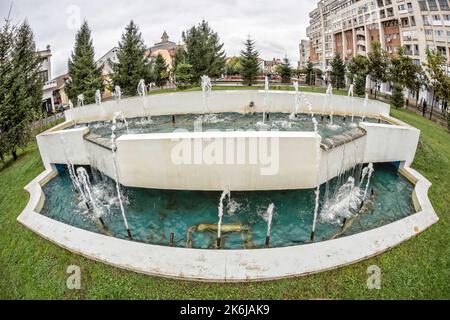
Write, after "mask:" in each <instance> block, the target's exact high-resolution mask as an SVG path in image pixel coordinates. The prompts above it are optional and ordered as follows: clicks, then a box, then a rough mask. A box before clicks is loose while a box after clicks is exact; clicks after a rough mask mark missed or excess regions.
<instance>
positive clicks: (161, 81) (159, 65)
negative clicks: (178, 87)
mask: <svg viewBox="0 0 450 320" xmlns="http://www.w3.org/2000/svg"><path fill="white" fill-rule="evenodd" d="M154 73H155V84H156V85H157V86H158V87H161V88H162V87H164V85H165V84H166V83H167V80H168V78H169V77H168V72H167V64H166V60H165V59H164V57H163V56H162V55H161V54H159V53H158V55H157V56H156V60H155V69H154Z"/></svg>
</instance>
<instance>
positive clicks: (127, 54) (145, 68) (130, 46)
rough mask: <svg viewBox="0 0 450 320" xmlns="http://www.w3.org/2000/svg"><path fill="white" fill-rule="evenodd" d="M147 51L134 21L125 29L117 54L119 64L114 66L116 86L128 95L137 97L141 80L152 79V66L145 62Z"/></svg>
mask: <svg viewBox="0 0 450 320" xmlns="http://www.w3.org/2000/svg"><path fill="white" fill-rule="evenodd" d="M145 50H146V49H145V45H144V40H143V39H142V34H141V32H140V31H139V28H138V26H137V25H136V24H135V23H134V22H133V20H132V21H131V22H130V23H129V25H128V26H127V27H126V28H125V32H124V33H123V34H122V39H121V41H120V42H119V52H118V53H117V59H118V60H119V62H118V63H117V64H115V65H113V69H114V75H113V82H114V85H118V86H120V88H121V89H122V92H123V93H124V94H126V95H129V96H133V95H136V87H137V85H138V83H139V81H140V80H141V79H144V80H146V81H148V79H149V77H151V76H150V73H151V64H148V63H146V61H145V60H144V54H145Z"/></svg>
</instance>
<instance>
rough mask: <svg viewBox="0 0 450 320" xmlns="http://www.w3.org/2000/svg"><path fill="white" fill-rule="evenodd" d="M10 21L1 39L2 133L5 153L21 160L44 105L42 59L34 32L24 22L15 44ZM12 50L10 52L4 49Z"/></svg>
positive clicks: (0, 128) (16, 35)
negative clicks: (19, 152)
mask: <svg viewBox="0 0 450 320" xmlns="http://www.w3.org/2000/svg"><path fill="white" fill-rule="evenodd" d="M9 28H10V27H9V22H7V23H6V26H5V27H4V29H3V30H2V36H1V40H0V59H1V60H0V62H1V70H0V78H1V79H2V81H1V83H0V87H1V88H0V95H1V96H0V101H1V102H0V133H1V136H2V137H1V140H2V144H3V143H4V144H5V145H4V146H3V147H2V148H4V149H3V150H1V152H2V153H3V152H4V151H5V150H6V151H8V152H11V154H12V156H13V159H14V160H16V159H17V149H18V148H22V147H24V146H25V145H26V144H27V143H28V142H29V141H30V138H31V125H32V123H33V121H34V120H35V119H36V118H37V116H38V112H39V110H40V107H41V103H42V85H43V81H42V77H41V76H40V66H41V59H40V57H39V55H38V53H37V52H36V44H35V42H34V35H33V32H32V30H31V28H30V26H29V25H28V23H27V22H24V23H23V24H22V25H21V26H20V27H19V28H18V30H17V32H15V33H14V41H13V42H12V43H11V42H10V39H8V37H10V36H11V33H10V29H9ZM5 48H6V49H8V50H9V53H8V52H6V54H5V51H4V49H5Z"/></svg>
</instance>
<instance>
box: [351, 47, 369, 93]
mask: <svg viewBox="0 0 450 320" xmlns="http://www.w3.org/2000/svg"><path fill="white" fill-rule="evenodd" d="M368 66H369V61H368V60H367V58H366V57H364V56H362V55H357V56H356V57H353V58H352V59H351V60H350V61H348V62H347V65H346V67H347V71H348V73H347V76H348V77H349V79H350V80H351V81H352V82H353V83H354V85H355V88H354V93H355V94H356V95H358V96H363V95H364V94H365V93H366V77H367V75H368V73H369V70H368Z"/></svg>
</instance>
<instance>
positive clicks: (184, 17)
mask: <svg viewBox="0 0 450 320" xmlns="http://www.w3.org/2000/svg"><path fill="white" fill-rule="evenodd" d="M9 5H10V2H9V1H7V0H2V1H0V18H3V17H5V16H6V14H7V12H8V9H9ZM71 5H75V6H78V7H79V8H80V13H81V19H82V20H83V19H87V20H88V22H89V24H90V26H91V29H92V33H93V37H94V45H95V49H96V57H100V56H101V55H103V54H104V53H105V52H106V51H108V50H109V49H110V48H112V47H113V46H116V45H117V43H118V41H119V40H120V36H121V34H122V32H123V30H124V28H125V26H126V25H127V24H128V22H129V21H130V20H131V19H133V20H134V21H135V22H136V23H137V24H138V25H139V27H140V29H141V32H142V35H143V37H144V40H145V42H146V45H148V46H150V45H152V44H153V43H154V42H157V41H159V39H160V36H161V34H162V32H163V30H166V31H167V32H168V34H169V35H170V36H171V40H173V41H176V42H178V41H181V32H182V31H183V30H185V29H187V28H189V27H190V26H192V25H193V24H196V23H198V22H200V21H201V20H202V19H206V20H207V21H208V22H209V23H210V25H211V26H212V27H213V28H214V30H215V31H217V32H218V33H219V36H220V38H221V41H222V42H224V43H225V49H226V51H227V54H228V55H238V54H239V52H240V50H241V49H242V46H243V42H244V41H245V39H246V38H247V36H248V35H249V34H250V35H251V36H252V38H254V39H255V41H256V44H257V49H258V50H259V52H260V55H261V57H262V58H265V59H272V58H273V57H279V58H282V57H283V56H284V55H285V54H288V56H289V58H290V59H291V62H292V64H293V65H295V63H296V61H297V60H298V43H299V41H300V39H302V38H304V37H305V28H306V26H307V24H308V12H309V11H311V10H312V9H313V7H314V6H315V5H316V4H315V1H311V0H284V1H278V2H274V1H268V0H253V1H238V0H227V1H220V2H219V1H208V0H175V1H167V0H164V1H163V0H153V1H146V0H128V1H123V0H95V1H94V0H80V1H74V0H59V1H58V0H41V1H39V4H37V2H36V1H33V0H15V1H14V7H13V12H12V18H13V20H14V22H15V23H19V22H21V21H23V20H24V19H27V20H28V22H29V23H30V25H31V26H32V28H33V30H34V33H35V36H36V41H37V44H38V47H40V48H45V46H46V45H47V44H50V45H51V47H52V51H53V76H56V75H59V74H61V73H64V72H66V70H67V59H68V58H69V56H70V53H71V51H72V48H73V42H74V39H75V33H76V30H71V29H69V28H68V27H67V20H68V14H67V13H66V10H67V8H68V7H69V6H71Z"/></svg>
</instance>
